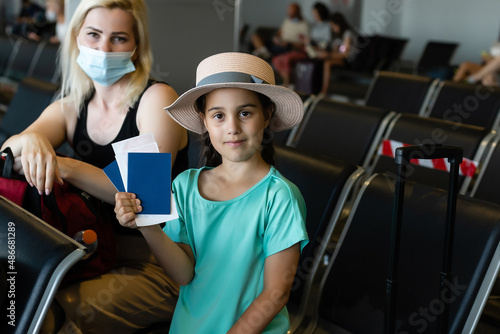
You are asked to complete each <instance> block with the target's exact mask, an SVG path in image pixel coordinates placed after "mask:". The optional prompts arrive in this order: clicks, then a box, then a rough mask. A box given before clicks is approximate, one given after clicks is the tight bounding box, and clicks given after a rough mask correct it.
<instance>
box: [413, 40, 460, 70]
mask: <svg viewBox="0 0 500 334" xmlns="http://www.w3.org/2000/svg"><path fill="white" fill-rule="evenodd" d="M458 47H459V43H457V42H451V41H434V40H431V41H427V43H426V44H425V47H424V50H423V51H422V54H421V55H420V58H419V60H418V62H417V67H416V73H417V74H423V75H426V74H428V73H429V71H433V70H435V69H439V68H447V67H449V66H450V65H451V64H450V62H451V59H452V58H453V55H454V54H455V51H456V50H457V48H458Z"/></svg>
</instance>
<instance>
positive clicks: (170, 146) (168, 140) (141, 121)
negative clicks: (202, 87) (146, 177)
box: [137, 83, 188, 164]
mask: <svg viewBox="0 0 500 334" xmlns="http://www.w3.org/2000/svg"><path fill="white" fill-rule="evenodd" d="M176 99H177V93H175V91H174V90H173V89H172V88H171V87H170V86H167V85H165V84H161V83H159V84H155V85H153V86H151V87H150V88H149V89H148V90H147V91H146V92H145V93H144V95H143V97H142V99H141V103H140V105H139V110H138V111H137V126H138V128H139V131H140V133H141V134H145V133H152V134H153V137H154V139H155V141H156V143H157V144H158V148H159V150H160V152H168V153H171V154H172V164H173V163H174V161H175V158H176V156H177V152H178V151H179V150H181V149H182V148H184V147H185V146H186V145H187V140H188V139H187V131H186V129H184V128H183V127H182V126H180V125H179V124H178V123H177V122H175V121H174V120H173V119H172V118H171V117H170V115H169V114H168V113H167V112H166V111H165V110H163V108H164V107H167V106H169V105H171V104H172V103H173V102H174V101H175V100H176Z"/></svg>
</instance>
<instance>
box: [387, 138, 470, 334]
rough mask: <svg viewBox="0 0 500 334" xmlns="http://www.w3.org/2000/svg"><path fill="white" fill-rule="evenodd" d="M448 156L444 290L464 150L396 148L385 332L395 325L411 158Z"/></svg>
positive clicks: (444, 321)
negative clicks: (403, 213) (408, 172)
mask: <svg viewBox="0 0 500 334" xmlns="http://www.w3.org/2000/svg"><path fill="white" fill-rule="evenodd" d="M444 158H448V162H449V163H450V177H449V189H448V206H447V210H446V224H445V236H444V253H443V266H442V270H441V273H440V282H439V288H440V292H441V293H443V291H444V288H445V283H446V281H450V280H451V279H452V275H451V260H452V250H453V235H454V230H455V212H456V203H457V194H458V188H457V184H458V169H459V165H460V163H462V159H463V150H462V148H461V147H456V146H442V145H432V146H424V145H418V146H406V147H398V148H397V149H396V152H395V155H394V160H395V162H396V164H397V165H398V178H397V179H396V187H395V196H394V212H393V221H392V231H391V245H390V260H389V270H388V278H387V280H386V286H385V290H386V314H385V319H384V320H385V321H384V329H385V330H384V332H385V333H386V334H393V333H394V332H395V325H396V315H395V312H396V302H397V291H396V290H397V284H398V282H397V281H398V279H397V277H398V262H399V261H398V260H399V248H400V234H401V220H402V212H403V200H404V188H405V181H406V173H407V168H406V167H407V165H408V164H409V162H410V160H411V159H444ZM449 311H450V309H449V305H448V303H445V304H444V310H443V312H442V314H441V317H440V326H439V327H440V328H441V332H442V333H447V332H448V325H449V323H448V322H449Z"/></svg>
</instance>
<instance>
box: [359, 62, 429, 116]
mask: <svg viewBox="0 0 500 334" xmlns="http://www.w3.org/2000/svg"><path fill="white" fill-rule="evenodd" d="M437 84H438V80H436V79H433V78H431V77H427V76H422V75H415V74H408V73H398V72H389V71H378V72H377V73H376V74H375V77H374V78H373V80H372V82H371V84H370V88H369V89H368V92H367V94H366V98H365V102H364V104H365V105H367V106H370V107H376V108H381V109H387V110H391V111H395V112H398V113H410V114H418V115H423V114H424V111H425V108H426V106H427V104H428V103H429V99H430V97H431V96H432V93H433V92H434V89H435V88H436V85H437Z"/></svg>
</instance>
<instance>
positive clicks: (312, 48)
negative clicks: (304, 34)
mask: <svg viewBox="0 0 500 334" xmlns="http://www.w3.org/2000/svg"><path fill="white" fill-rule="evenodd" d="M312 13H313V17H314V24H313V25H312V27H311V36H310V38H309V39H308V41H307V42H306V51H307V55H308V56H309V57H310V58H316V57H317V51H318V50H328V49H329V48H330V44H331V42H332V28H331V27H330V22H329V18H330V11H329V10H328V7H326V5H325V4H323V3H321V2H316V3H315V4H314V5H313V8H312Z"/></svg>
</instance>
